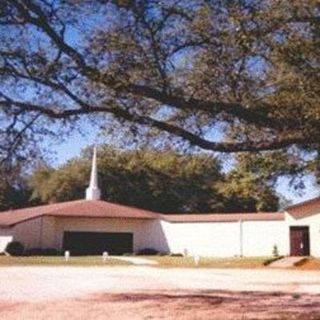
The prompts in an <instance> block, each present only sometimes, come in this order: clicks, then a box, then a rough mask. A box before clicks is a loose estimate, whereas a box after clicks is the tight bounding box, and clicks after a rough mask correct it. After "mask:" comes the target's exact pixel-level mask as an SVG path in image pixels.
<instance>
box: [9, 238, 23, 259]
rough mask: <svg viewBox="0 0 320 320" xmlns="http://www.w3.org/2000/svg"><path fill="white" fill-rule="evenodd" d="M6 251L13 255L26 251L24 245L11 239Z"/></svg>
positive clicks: (19, 254)
mask: <svg viewBox="0 0 320 320" xmlns="http://www.w3.org/2000/svg"><path fill="white" fill-rule="evenodd" d="M5 252H6V253H8V254H10V255H11V256H21V255H22V254H23V252H24V245H23V244H22V243H21V242H19V241H11V242H9V243H8V244H7V246H6V249H5Z"/></svg>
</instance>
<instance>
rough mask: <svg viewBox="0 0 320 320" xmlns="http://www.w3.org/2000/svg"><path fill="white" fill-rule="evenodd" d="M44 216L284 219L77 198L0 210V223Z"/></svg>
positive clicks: (276, 214) (268, 214)
mask: <svg viewBox="0 0 320 320" xmlns="http://www.w3.org/2000/svg"><path fill="white" fill-rule="evenodd" d="M42 216H52V217H75V218H119V219H149V220H150V219H160V220H164V221H168V222H180V223H188V222H233V221H240V220H242V221H273V220H274V221H278V220H284V214H283V213H279V212H265V213H213V214H166V215H165V214H160V213H156V212H152V211H148V210H144V209H139V208H134V207H128V206H124V205H120V204H116V203H111V202H107V201H102V200H76V201H67V202H62V203H55V204H48V205H43V206H37V207H30V208H25V209H17V210H9V211H4V212H0V227H11V226H13V225H15V224H18V223H21V222H24V221H27V220H31V219H34V218H38V217H42Z"/></svg>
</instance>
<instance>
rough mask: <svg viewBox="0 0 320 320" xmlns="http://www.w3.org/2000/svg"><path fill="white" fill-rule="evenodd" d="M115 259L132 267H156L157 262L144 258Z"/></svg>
mask: <svg viewBox="0 0 320 320" xmlns="http://www.w3.org/2000/svg"><path fill="white" fill-rule="evenodd" d="M114 258H115V259H118V260H122V261H127V262H130V263H132V264H134V265H138V266H149V265H157V264H158V261H154V260H150V259H144V258H138V257H123V256H121V257H114Z"/></svg>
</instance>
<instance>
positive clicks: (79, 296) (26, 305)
mask: <svg viewBox="0 0 320 320" xmlns="http://www.w3.org/2000/svg"><path fill="white" fill-rule="evenodd" d="M0 319H6V320H20V319H23V320H31V319H32V320H33V319H36V320H42V319H79V320H80V319H81V320H82V319H85V320H87V319H98V320H100V319H120V320H124V319H130V320H138V319H139V320H140V319H149V320H151V319H169V320H173V319H174V320H177V319H182V320H191V319H192V320H193V319H209V320H211V319H212V320H216V319H219V320H220V319H221V320H223V319H226V320H231V319H232V320H238V319H239V320H246V319H290V320H309V319H320V272H314V271H312V272H311V271H294V270H222V269H221V270H215V271H212V270H205V269H201V270H200V269H199V270H196V269H192V270H190V269H187V270H186V269H169V270H166V269H157V268H148V267H122V268H120V267H119V268H70V267H68V268H52V267H51V268H50V267H45V268H41V267H25V268H22V267H20V268H17V267H14V268H0Z"/></svg>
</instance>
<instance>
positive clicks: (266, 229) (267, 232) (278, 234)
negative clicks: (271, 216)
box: [242, 221, 289, 257]
mask: <svg viewBox="0 0 320 320" xmlns="http://www.w3.org/2000/svg"><path fill="white" fill-rule="evenodd" d="M242 239H243V240H242V242H243V256H245V257H258V256H271V255H272V254H273V248H274V246H277V249H278V253H279V255H288V254H289V230H288V228H287V225H286V223H285V221H244V222H242Z"/></svg>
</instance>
